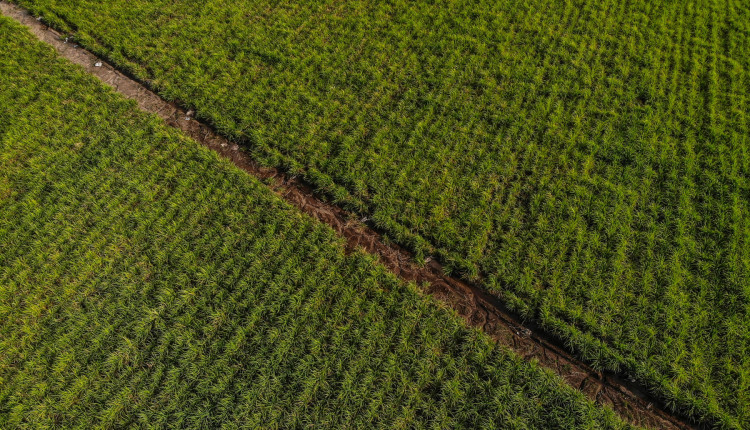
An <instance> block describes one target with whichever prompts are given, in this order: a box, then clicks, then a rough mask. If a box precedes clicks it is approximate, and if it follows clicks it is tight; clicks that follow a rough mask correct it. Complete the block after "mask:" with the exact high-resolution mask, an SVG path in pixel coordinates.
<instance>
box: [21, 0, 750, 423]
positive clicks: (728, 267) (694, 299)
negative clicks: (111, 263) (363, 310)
mask: <svg viewBox="0 0 750 430" xmlns="http://www.w3.org/2000/svg"><path fill="white" fill-rule="evenodd" d="M16 1H18V2H19V3H21V4H23V5H25V6H29V7H31V8H32V9H33V10H34V11H35V12H37V13H40V14H42V15H43V16H44V17H45V19H47V20H49V22H51V23H52V24H53V25H58V26H60V27H61V28H65V29H68V30H71V31H76V34H77V37H78V40H79V41H80V42H81V43H83V44H85V45H86V46H88V47H90V48H92V49H94V50H96V51H97V52H99V53H101V54H103V55H106V56H108V57H109V58H111V59H112V60H113V61H114V62H116V63H118V64H119V65H121V66H122V67H125V68H128V69H130V70H131V71H132V72H133V73H135V74H136V75H138V76H139V77H141V78H142V79H145V80H148V81H150V82H151V83H152V84H153V85H154V87H155V88H157V89H158V90H159V91H160V92H161V94H162V95H164V96H165V97H167V98H170V99H178V100H180V101H182V102H183V103H185V104H188V105H190V106H191V107H194V108H196V110H197V112H198V114H199V116H201V117H202V118H205V119H207V120H208V121H210V122H212V123H213V124H215V125H216V126H217V127H218V129H219V130H221V131H222V132H223V133H225V134H227V135H229V136H231V137H234V138H237V139H242V140H245V141H246V142H247V143H248V145H249V147H251V148H252V149H253V151H254V152H255V154H256V156H257V157H258V158H259V159H261V160H263V161H264V162H265V163H267V164H272V165H280V166H286V167H287V168H289V169H291V170H292V171H293V172H296V173H300V174H303V175H305V176H306V177H307V178H308V179H309V180H310V181H312V182H314V183H315V184H317V185H318V186H319V187H320V188H321V189H323V190H325V191H326V192H327V193H328V195H329V196H331V198H333V199H335V200H336V201H337V202H339V203H341V204H343V205H345V206H347V207H349V208H351V209H354V210H356V211H359V212H360V214H361V215H362V216H366V217H369V218H371V219H372V220H373V222H375V223H376V224H377V225H378V226H379V227H381V228H382V229H384V230H385V231H387V232H388V233H389V234H390V236H391V238H392V239H395V240H396V241H397V242H399V243H402V244H406V245H409V246H410V247H412V248H413V249H415V250H416V251H417V254H418V255H419V256H427V255H429V254H438V255H439V256H441V257H442V259H443V260H445V261H447V262H448V267H449V270H451V271H452V272H453V273H457V274H462V275H465V276H467V277H474V276H477V275H480V274H481V275H484V276H483V278H482V282H483V285H484V286H485V287H486V288H487V289H488V290H490V291H492V292H494V293H496V294H498V295H500V296H501V297H502V298H503V299H504V300H505V301H506V302H507V303H509V304H511V305H512V306H513V307H514V308H516V309H517V310H518V311H520V312H522V313H523V314H524V315H526V316H528V317H530V318H534V319H536V320H537V321H539V322H541V323H542V324H543V325H544V326H545V327H546V328H547V329H548V330H550V331H552V332H554V333H556V334H558V335H559V336H561V337H563V338H565V339H566V340H567V341H568V342H569V343H570V345H571V346H572V347H573V348H574V349H575V350H576V351H578V352H579V353H580V354H581V355H582V356H583V357H585V358H587V359H588V360H589V361H590V362H591V363H592V364H593V365H594V366H596V367H598V368H608V369H614V370H624V371H626V372H628V374H629V375H630V376H632V377H634V378H637V379H638V380H640V381H641V382H644V383H645V384H647V385H648V386H649V387H651V389H652V390H653V391H655V392H657V393H658V394H659V395H660V396H661V397H662V398H664V399H666V401H668V402H669V403H670V404H672V405H674V406H675V407H676V408H677V409H680V410H683V411H685V412H686V413H689V414H691V415H694V416H696V417H706V418H708V419H710V420H718V421H723V422H724V423H726V424H730V423H734V424H741V425H743V426H744V427H750V179H749V178H750V152H749V151H748V147H749V146H750V125H749V124H750V118H749V117H748V112H749V111H750V103H749V102H748V100H749V97H750V79H749V78H748V72H749V71H750V3H749V2H748V1H747V0H726V1H716V0H685V1H675V0H663V1H657V0H633V1H628V2H623V1H616V0H508V1H493V0H471V1H468V0H456V1H450V2H442V3H440V4H439V6H438V5H436V4H435V2H430V1H425V0H421V1H409V2H407V1H403V0H395V1H362V0H359V1H357V0H354V1H338V0H336V1H334V0H325V1H320V0H316V1H309V0H294V1H291V0H281V1H275V2H268V1H260V2H258V1H246V0H240V1H226V0H207V1H200V2H198V1H174V0H127V1H126V0H111V1H100V0H81V1H76V2H71V1H67V0H16Z"/></svg>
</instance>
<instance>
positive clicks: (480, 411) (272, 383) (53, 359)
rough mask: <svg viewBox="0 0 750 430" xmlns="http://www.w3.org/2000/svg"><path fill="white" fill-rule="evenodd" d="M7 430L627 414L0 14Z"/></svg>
mask: <svg viewBox="0 0 750 430" xmlns="http://www.w3.org/2000/svg"><path fill="white" fill-rule="evenodd" d="M0 46H2V49H0V428H3V429H13V428H29V429H42V428H74V427H75V428H126V427H138V428H164V427H169V428H185V427H193V428H219V427H221V428H240V427H242V428H308V427H314V428H389V429H391V428H452V427H466V428H499V427H502V428H519V429H526V428H548V427H553V428H565V429H568V428H577V427H580V428H622V427H625V425H624V424H622V423H621V422H620V421H619V420H618V419H617V418H616V417H615V416H614V414H613V413H612V411H610V410H608V409H606V408H601V407H597V406H596V405H594V404H592V403H591V402H589V401H588V400H586V399H585V398H584V397H583V395H582V394H581V393H579V392H576V391H575V390H573V389H571V388H569V387H567V386H566V385H565V384H564V383H562V381H561V380H560V379H559V378H558V377H556V376H554V375H553V374H552V373H551V372H549V371H545V370H542V369H540V368H539V367H538V366H537V365H535V364H533V363H528V362H526V361H524V360H522V359H520V358H519V357H517V356H515V355H513V354H512V353H510V352H508V351H507V350H504V349H502V348H500V347H498V346H497V345H495V344H494V343H493V342H492V341H491V340H489V338H488V337H487V336H486V335H484V334H482V333H481V332H479V331H476V330H472V329H468V328H467V327H466V326H464V325H463V323H462V322H461V320H460V318H459V317H458V316H456V315H455V314H453V313H451V312H450V311H447V310H446V309H444V308H442V307H440V306H439V305H437V304H436V303H435V302H433V301H432V300H430V299H428V298H425V297H423V296H421V295H420V294H419V293H418V292H417V291H416V287H415V286H414V285H406V284H403V283H401V282H399V281H398V280H397V279H396V278H395V277H394V276H393V275H392V274H390V273H388V272H387V271H386V270H385V269H384V268H383V267H381V266H380V265H379V264H377V263H376V262H375V261H374V260H373V259H372V258H370V257H368V256H366V255H363V254H359V253H355V254H353V255H349V256H347V255H345V254H344V251H343V242H342V240H341V239H340V238H338V237H337V236H336V235H335V234H334V232H333V231H332V230H331V229H329V228H328V227H326V226H324V225H322V224H320V223H318V222H317V221H314V220H312V219H311V218H309V217H307V216H305V215H302V214H301V213H299V212H298V211H296V210H295V209H294V208H292V207H290V206H289V205H287V204H286V203H284V202H283V201H281V200H280V199H279V198H277V197H276V196H275V195H273V193H272V192H271V191H270V190H269V189H268V188H266V187H265V186H264V185H263V184H261V183H260V182H259V181H257V180H255V179H253V178H251V177H249V176H248V175H246V174H245V173H244V172H241V171H240V170H238V169H236V168H235V167H234V166H233V165H231V164H230V163H229V162H228V161H225V160H221V159H219V158H218V156H217V155H215V154H214V153H212V152H211V151H209V150H208V149H205V148H203V147H201V146H200V145H198V144H197V143H196V142H194V141H192V140H189V139H187V138H186V137H184V136H182V135H181V134H180V133H179V132H177V131H175V130H172V129H170V128H168V127H167V126H165V125H164V124H163V123H162V122H161V121H160V120H159V119H158V118H156V117H155V116H150V115H146V114H143V113H141V112H139V111H138V110H137V108H136V107H135V104H134V103H132V102H128V101H126V100H124V99H123V98H122V97H120V96H118V95H116V94H115V93H114V92H113V91H112V90H110V89H108V88H106V87H104V86H103V85H102V84H100V83H99V82H97V81H96V80H95V79H94V78H93V77H90V76H87V75H86V74H85V73H84V72H83V71H82V70H80V69H79V68H77V67H75V66H73V65H71V64H70V63H68V62H66V61H64V60H61V59H59V58H57V57H56V55H55V54H54V52H53V51H52V49H51V48H49V47H47V46H44V45H43V44H41V43H39V42H37V41H35V40H34V38H33V36H31V34H29V33H28V32H27V31H26V30H24V29H23V28H21V27H20V25H18V24H15V23H13V22H11V21H10V20H8V19H6V18H3V17H0Z"/></svg>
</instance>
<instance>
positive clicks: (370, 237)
mask: <svg viewBox="0 0 750 430" xmlns="http://www.w3.org/2000/svg"><path fill="white" fill-rule="evenodd" d="M0 12H1V13H2V14H3V15H5V16H7V17H10V18H12V19H15V20H16V21H18V22H20V23H21V24H23V25H25V26H26V27H27V28H29V29H30V30H31V32H32V33H33V34H34V35H35V36H36V37H38V38H39V39H40V40H42V41H43V42H46V43H48V44H50V45H52V46H53V47H54V48H55V49H56V50H57V51H58V52H59V53H60V55H62V56H63V57H65V58H67V59H68V60H70V61H72V62H74V63H76V64H78V65H80V66H82V67H83V68H84V69H85V70H86V71H88V72H89V73H91V74H92V75H94V76H96V77H98V78H99V79H100V80H101V81H103V82H104V83H106V84H107V85H110V86H112V87H113V88H115V90H117V91H118V92H119V93H121V94H123V95H124V96H125V97H127V98H130V99H133V100H135V101H136V102H137V103H138V106H139V107H140V108H141V109H142V110H144V111H147V112H151V113H155V114H157V115H158V116H159V117H161V118H162V119H164V120H165V121H166V122H167V123H168V124H169V125H171V126H172V127H175V128H178V129H180V130H182V131H183V132H185V133H186V134H187V135H188V136H190V137H192V138H193V139H195V140H197V141H198V142H200V143H201V144H203V145H205V146H207V147H209V148H210V149H212V150H214V151H216V152H217V153H219V154H220V155H222V156H223V157H226V158H228V159H229V160H231V161H232V162H233V163H234V164H235V165H237V166H238V167H240V168H241V169H243V170H245V171H246V172H248V173H250V174H251V175H253V176H256V177H258V178H260V179H263V180H266V183H268V184H269V187H270V188H271V189H272V190H273V191H274V192H276V193H277V194H278V195H280V196H281V197H282V198H284V199H285V200H286V201H288V202H290V203H291V204H293V205H295V206H296V207H298V208H299V209H300V210H301V211H303V212H305V213H307V214H309V215H311V216H313V217H315V218H317V219H318V220H320V221H322V222H324V223H326V224H328V225H329V226H331V227H332V228H333V229H334V230H335V231H336V232H337V233H338V234H339V235H341V236H343V237H344V238H345V239H346V248H347V251H348V252H351V251H353V250H355V249H364V250H365V251H366V252H368V253H370V254H374V255H376V256H377V257H378V258H379V260H380V261H381V263H382V264H383V265H385V266H386V267H387V268H388V269H389V270H391V271H392V272H393V273H395V274H396V275H397V276H399V277H400V278H402V279H404V280H406V281H414V282H416V283H417V284H419V285H422V286H423V287H422V291H424V292H425V293H427V294H430V295H432V296H433V297H435V298H437V299H438V300H440V301H442V302H444V303H446V304H447V305H448V306H450V307H451V308H453V309H454V310H455V311H456V312H457V313H458V314H459V315H461V316H462V317H463V318H464V319H465V320H466V321H467V322H468V323H469V324H470V325H472V326H475V327H478V328H480V329H482V330H484V331H485V332H486V333H487V334H488V335H490V336H491V337H492V338H493V339H495V340H496V341H497V342H498V343H500V344H502V345H505V346H507V347H509V348H511V349H512V350H514V351H515V352H516V353H518V354H519V355H521V356H522V357H524V358H526V359H534V360H537V361H538V362H539V363H540V364H541V365H542V366H544V367H547V368H549V369H552V370H553V371H554V372H556V373H557V374H558V375H560V376H561V377H562V378H563V379H564V380H565V381H566V382H567V383H568V384H570V385H571V386H573V387H575V388H577V389H579V390H581V391H582V392H583V393H585V394H586V395H587V396H588V397H589V398H591V399H592V400H594V401H596V402H597V403H600V404H605V405H610V406H611V407H612V408H613V409H614V410H615V411H617V412H618V413H619V414H620V415H621V416H622V417H623V418H624V419H625V420H627V421H629V422H631V423H633V424H636V425H641V426H646V427H653V428H666V429H686V428H695V427H696V426H695V425H693V424H691V423H690V422H689V421H688V420H686V419H684V418H682V417H678V416H676V415H674V414H671V413H669V412H667V411H666V409H665V408H664V406H663V405H662V404H660V403H659V402H658V401H657V400H655V399H653V398H651V397H650V396H649V394H648V393H647V391H646V389H644V388H643V387H642V386H640V385H638V384H636V383H632V382H630V381H627V380H625V379H624V378H622V377H621V376H619V375H616V374H614V373H611V372H598V371H595V370H594V369H592V368H591V367H590V366H588V365H586V364H585V363H583V362H582V361H580V360H578V359H577V358H576V357H575V356H573V355H572V354H570V353H568V352H567V351H566V349H565V347H564V346H563V344H562V342H560V341H559V340H558V339H555V338H552V337H550V336H549V335H547V334H545V333H544V331H543V330H541V329H540V328H539V327H537V326H535V325H534V324H530V323H529V322H524V321H522V320H521V319H520V318H518V317H517V316H516V315H514V314H512V313H511V312H508V311H507V308H506V307H505V306H504V305H503V304H502V303H501V302H500V301H499V300H498V299H497V298H495V297H493V296H491V295H489V294H488V293H486V292H484V291H483V290H481V289H480V288H479V287H477V286H475V285H471V284H469V283H466V282H464V281H461V280H459V279H456V278H453V277H449V276H446V275H445V274H444V271H443V268H442V266H441V265H440V264H439V263H438V262H436V261H430V262H429V263H428V264H426V265H425V266H419V265H417V264H415V263H414V259H413V258H412V255H411V253H410V252H408V251H407V250H405V249H403V248H401V247H399V246H398V245H393V244H386V242H385V241H384V240H383V237H382V236H381V235H380V233H378V232H377V231H376V230H374V229H373V228H372V227H370V226H368V225H366V224H365V223H363V222H360V221H357V220H356V218H355V217H354V216H353V214H351V213H349V212H346V211H344V210H342V209H341V208H339V207H337V206H334V205H331V204H329V203H326V202H324V201H323V200H321V199H319V198H318V197H317V196H316V194H315V192H314V189H313V188H312V187H310V186H309V185H308V184H305V183H303V182H302V181H301V180H299V179H298V178H296V177H292V176H289V175H287V174H285V173H283V172H281V171H279V170H277V169H273V168H265V167H261V166H259V165H258V164H257V163H256V162H255V161H254V160H253V159H252V158H251V157H250V156H248V155H247V154H246V153H245V152H243V151H242V150H241V148H240V147H239V145H237V144H235V143H233V142H231V141H229V140H227V139H225V138H223V137H221V136H219V135H218V134H217V133H216V132H214V130H213V129H212V128H211V127H210V126H208V125H206V124H203V123H201V122H199V121H196V120H195V119H193V118H192V115H193V113H192V111H187V112H186V111H185V110H183V109H181V108H180V107H178V106H177V105H176V104H175V103H170V102H167V101H165V100H163V99H161V98H160V97H159V96H158V95H156V94H155V93H153V92H152V91H150V90H149V89H148V88H146V87H145V86H143V85H141V84H140V83H138V82H136V81H134V80H133V79H131V78H130V77H128V76H126V75H124V74H123V73H121V72H119V71H118V70H116V69H115V68H114V67H112V66H111V65H109V64H107V63H106V62H105V61H103V60H101V59H99V58H98V57H96V56H95V55H93V54H91V53H90V52H88V51H86V50H84V49H81V48H79V47H77V46H76V45H74V44H72V43H68V42H66V39H65V37H64V36H62V35H61V34H59V33H57V32H55V31H54V30H52V29H50V28H48V27H47V26H45V25H44V24H43V23H42V22H40V21H39V20H37V19H36V18H34V17H33V16H31V15H30V14H29V13H28V12H26V11H25V10H24V9H22V8H20V7H18V6H15V5H11V4H9V3H6V2H5V1H4V0H0Z"/></svg>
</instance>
